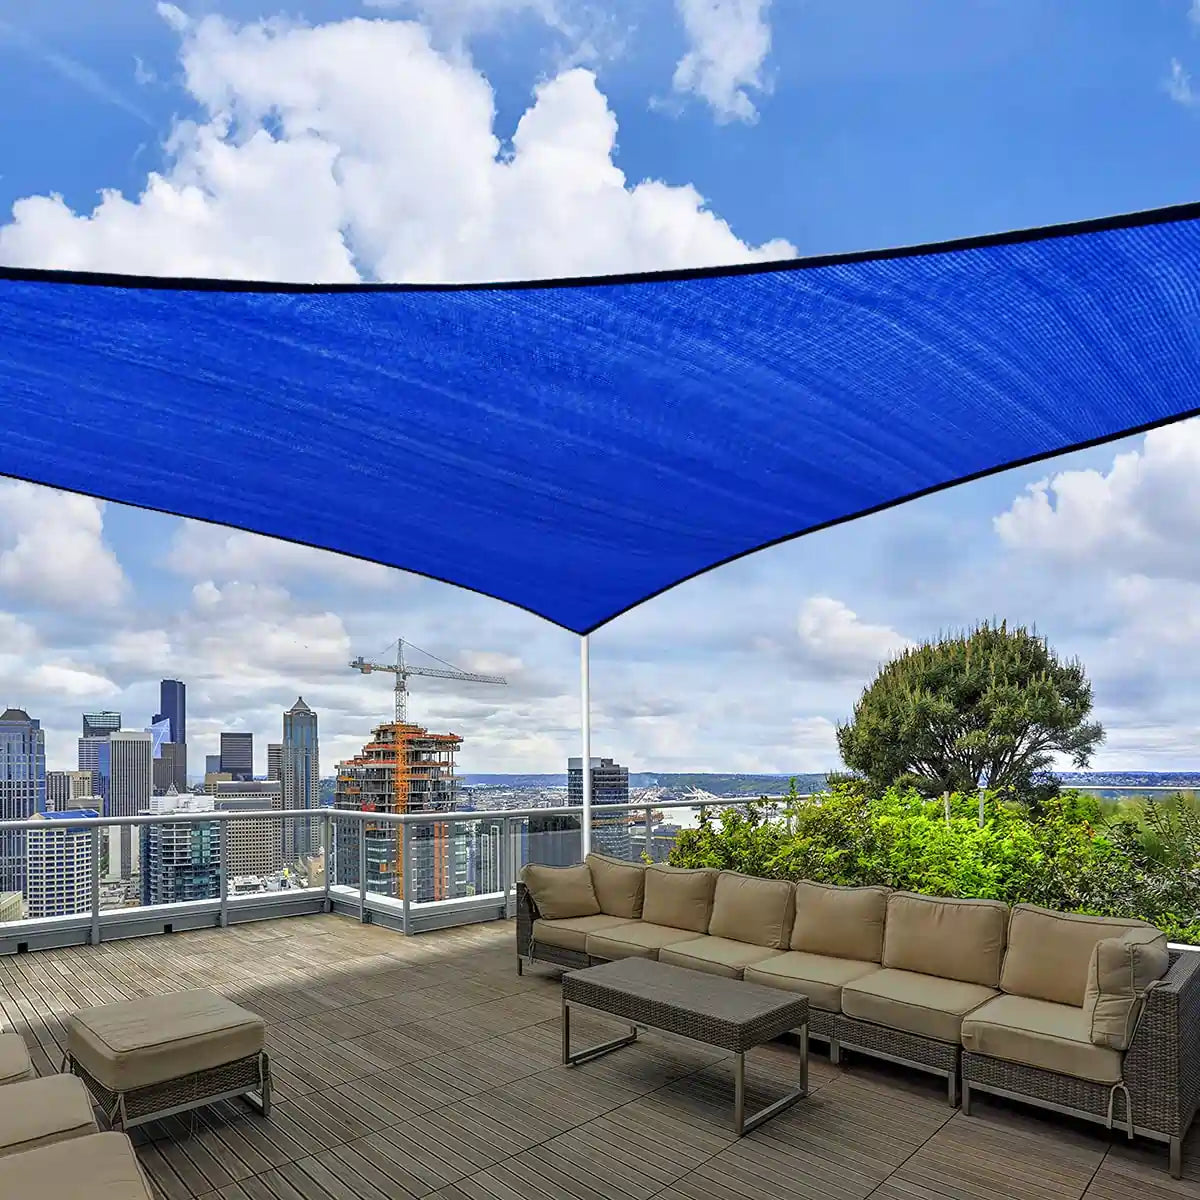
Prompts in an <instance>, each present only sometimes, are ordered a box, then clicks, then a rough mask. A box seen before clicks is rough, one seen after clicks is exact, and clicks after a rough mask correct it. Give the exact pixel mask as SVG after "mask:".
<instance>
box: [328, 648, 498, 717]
mask: <svg viewBox="0 0 1200 1200" xmlns="http://www.w3.org/2000/svg"><path fill="white" fill-rule="evenodd" d="M409 645H412V643H411V642H410V643H409ZM413 649H414V650H420V651H421V653H422V654H424V655H426V656H427V657H428V658H432V659H433V660H434V661H435V662H440V663H442V664H443V667H414V666H413V665H412V664H411V663H406V662H405V661H404V639H403V638H397V639H396V661H395V662H393V663H377V662H368V661H367V660H366V659H365V658H363V657H362V655H361V654H360V655H359V656H358V658H356V659H354V660H353V661H352V662H351V663H350V667H351V669H352V670H354V671H361V672H362V673H363V674H364V675H369V674H370V673H371V672H372V671H390V672H391V673H392V674H393V675H395V676H396V687H395V697H396V724H397V725H407V724H408V677H409V676H410V675H424V676H427V677H428V678H430V679H458V680H461V681H462V682H463V683H499V684H505V685H507V683H508V680H507V679H505V678H504V676H503V675H481V674H479V673H478V672H477V671H460V670H459V669H458V668H457V667H456V666H455V665H454V664H453V663H448V662H446V661H445V659H441V658H438V657H437V655H436V654H430V653H429V652H428V651H427V650H421V648H420V646H413Z"/></svg>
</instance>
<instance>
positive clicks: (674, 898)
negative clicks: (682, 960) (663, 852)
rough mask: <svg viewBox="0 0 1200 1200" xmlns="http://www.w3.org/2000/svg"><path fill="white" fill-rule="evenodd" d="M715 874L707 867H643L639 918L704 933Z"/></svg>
mask: <svg viewBox="0 0 1200 1200" xmlns="http://www.w3.org/2000/svg"><path fill="white" fill-rule="evenodd" d="M718 874H719V872H717V871H714V870H712V869H710V868H708V867H696V868H689V867H666V866H663V865H662V864H661V863H656V864H655V865H654V866H651V867H647V868H646V898H645V900H644V901H643V902H642V920H643V921H648V922H649V923H650V924H651V925H670V926H671V928H672V929H690V930H691V931H693V932H694V933H707V932H708V922H709V919H710V918H711V917H712V906H713V890H714V888H715V887H716V883H717V875H718Z"/></svg>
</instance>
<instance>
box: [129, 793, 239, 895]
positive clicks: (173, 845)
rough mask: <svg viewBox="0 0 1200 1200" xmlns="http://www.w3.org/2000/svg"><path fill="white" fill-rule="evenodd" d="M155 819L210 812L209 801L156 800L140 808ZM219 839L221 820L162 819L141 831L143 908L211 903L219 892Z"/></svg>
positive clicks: (176, 796) (185, 798) (194, 798)
mask: <svg viewBox="0 0 1200 1200" xmlns="http://www.w3.org/2000/svg"><path fill="white" fill-rule="evenodd" d="M142 811H143V812H146V813H150V814H153V815H154V816H161V817H169V816H170V815H171V814H172V813H181V812H186V813H195V812H212V811H213V799H212V797H211V796H192V795H187V796H181V795H179V794H178V793H177V792H170V793H168V794H167V795H166V796H155V797H153V798H152V799H151V800H150V802H149V804H148V805H147V806H146V807H145V808H143V809H142ZM220 836H221V829H220V823H219V822H217V821H196V822H190V823H185V822H182V821H170V820H163V821H159V822H156V823H155V824H153V825H144V826H142V845H141V860H142V903H143V904H177V903H180V902H181V901H184V900H208V899H211V898H212V897H213V896H216V895H217V894H218V893H219V892H220V888H221V849H220V841H219V838H220Z"/></svg>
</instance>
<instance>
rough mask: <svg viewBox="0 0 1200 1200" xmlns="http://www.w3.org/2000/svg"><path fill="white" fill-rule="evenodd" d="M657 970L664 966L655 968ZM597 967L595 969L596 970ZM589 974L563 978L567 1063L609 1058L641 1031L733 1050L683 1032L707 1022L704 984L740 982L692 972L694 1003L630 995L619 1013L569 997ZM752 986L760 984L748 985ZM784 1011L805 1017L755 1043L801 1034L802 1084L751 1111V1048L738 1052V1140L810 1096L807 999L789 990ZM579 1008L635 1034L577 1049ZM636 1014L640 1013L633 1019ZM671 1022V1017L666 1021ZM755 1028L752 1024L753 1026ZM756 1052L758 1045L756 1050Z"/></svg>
mask: <svg viewBox="0 0 1200 1200" xmlns="http://www.w3.org/2000/svg"><path fill="white" fill-rule="evenodd" d="M655 965H656V966H657V965H658V964H655ZM592 969H595V968H589V970H592ZM669 969H670V970H673V971H680V970H683V968H679V967H672V968H669ZM585 974H587V972H586V971H576V972H570V973H568V974H567V975H565V976H564V977H563V997H562V1060H563V1065H564V1066H567V1067H574V1066H578V1065H579V1064H581V1063H585V1062H590V1061H591V1060H593V1059H596V1058H601V1057H602V1056H603V1055H605V1054H610V1053H612V1051H614V1050H619V1049H621V1047H622V1046H628V1045H630V1044H632V1043H633V1042H636V1041H637V1036H638V1031H639V1030H640V1029H654V1030H657V1031H658V1032H660V1033H668V1034H672V1035H674V1036H676V1037H681V1038H683V1039H684V1040H686V1041H690V1042H696V1043H697V1044H699V1045H704V1046H715V1047H717V1048H718V1049H729V1047H728V1046H722V1045H720V1043H719V1042H716V1041H711V1040H709V1039H708V1038H706V1037H704V1036H696V1035H695V1034H694V1033H683V1032H681V1029H688V1028H695V1027H697V1025H699V1026H700V1027H702V1026H703V1019H701V1021H700V1022H699V1023H698V1022H697V1020H696V1018H697V1016H700V1017H701V1018H703V1016H704V1009H703V999H702V997H703V984H704V983H709V984H711V982H712V981H713V980H715V979H721V981H722V982H723V983H724V982H729V983H734V982H737V981H735V980H725V979H723V977H720V976H712V975H706V974H705V973H704V972H700V971H692V972H688V974H692V975H696V976H698V987H697V992H698V995H697V998H696V1000H694V1001H691V1002H690V1005H691V1006H687V1005H684V1004H676V1003H672V1002H670V1001H667V1002H664V1001H662V1000H658V1001H656V1002H654V1003H653V1004H650V1003H648V1002H647V1003H645V1004H638V1003H637V1001H638V1000H640V999H641V998H640V997H630V996H624V997H622V999H623V1000H633V1001H634V1003H632V1004H622V1007H623V1008H624V1009H625V1011H624V1012H614V1011H613V1010H612V1009H610V1008H606V1007H602V1006H601V1005H599V1004H595V1003H592V1004H583V1003H581V1002H579V1001H578V1000H572V999H569V998H568V996H567V990H568V987H569V986H570V984H569V982H568V981H569V980H570V979H571V976H572V975H574V976H580V975H585ZM746 986H748V987H752V986H756V985H751V984H748V985H746ZM642 1007H644V1008H645V1009H646V1010H648V1011H647V1013H646V1015H647V1016H648V1015H649V1010H650V1009H653V1010H654V1011H655V1012H656V1013H658V1014H661V1016H660V1017H659V1019H657V1020H649V1019H644V1017H643V1014H642V1013H639V1012H637V1010H638V1008H642ZM779 1007H780V1009H781V1010H783V1011H787V1010H789V1009H790V1010H791V1011H792V1012H793V1013H798V1012H802V1013H803V1017H802V1019H801V1020H799V1021H797V1022H796V1023H795V1024H789V1025H786V1026H785V1027H784V1028H782V1029H779V1030H777V1031H776V1032H775V1033H771V1034H768V1035H767V1036H765V1037H762V1038H761V1039H760V1040H758V1041H755V1042H754V1043H753V1045H763V1044H764V1043H765V1042H768V1041H770V1040H772V1038H774V1037H777V1036H779V1035H780V1034H782V1033H785V1032H789V1031H791V1032H796V1031H798V1032H799V1038H800V1086H799V1087H797V1088H795V1089H794V1090H793V1091H790V1092H788V1093H787V1095H786V1096H783V1097H781V1098H780V1099H778V1100H775V1101H774V1102H772V1103H771V1104H768V1105H766V1106H765V1107H763V1108H760V1109H759V1110H758V1111H757V1112H754V1113H750V1114H749V1115H747V1113H746V1050H745V1049H736V1050H733V1056H734V1059H733V1128H734V1132H735V1133H736V1134H737V1136H738V1137H742V1136H743V1135H744V1134H747V1133H750V1132H751V1131H752V1130H754V1129H757V1128H758V1127H759V1126H760V1125H762V1124H763V1123H764V1122H765V1121H769V1120H770V1119H771V1118H772V1117H774V1116H777V1115H778V1114H779V1113H781V1112H783V1111H784V1110H785V1109H788V1108H791V1106H792V1105H793V1104H795V1103H796V1101H797V1100H803V1099H804V1098H805V1097H806V1096H807V1095H808V1014H807V1002H806V1001H805V998H804V997H803V996H799V995H797V994H795V993H790V992H785V993H781V994H780V1006H779ZM572 1009H578V1010H580V1011H581V1012H591V1013H596V1014H598V1015H600V1016H606V1017H613V1016H617V1017H622V1018H623V1019H625V1020H626V1021H628V1023H629V1032H628V1033H627V1034H623V1035H622V1036H621V1037H617V1038H612V1039H611V1040H610V1041H606V1042H599V1043H597V1044H596V1045H594V1046H588V1047H586V1048H585V1049H583V1050H574V1051H573V1050H572V1049H571V1010H572ZM631 1014H634V1015H631ZM664 1018H665V1019H664ZM747 1024H749V1023H747ZM750 1048H752V1047H750Z"/></svg>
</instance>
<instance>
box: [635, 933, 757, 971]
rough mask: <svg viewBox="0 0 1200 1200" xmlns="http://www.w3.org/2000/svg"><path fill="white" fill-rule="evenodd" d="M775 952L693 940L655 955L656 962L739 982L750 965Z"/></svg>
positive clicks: (742, 944)
mask: <svg viewBox="0 0 1200 1200" xmlns="http://www.w3.org/2000/svg"><path fill="white" fill-rule="evenodd" d="M778 953H779V951H778V950H774V949H772V948H770V947H768V946H752V945H751V944H750V943H749V942H739V941H735V940H734V939H732V938H723V937H694V938H692V939H690V940H689V941H686V942H677V943H676V944H675V945H668V946H663V947H662V948H661V949H660V950H659V952H658V961H659V962H661V963H671V964H673V965H674V966H676V967H689V968H690V969H691V970H693V971H707V972H708V973H709V974H710V975H724V976H725V977H726V978H727V979H741V977H742V972H743V971H744V970H745V969H746V967H748V966H749V965H750V964H751V963H755V962H761V961H762V960H763V959H764V958H770V957H771V956H772V955H774V954H778Z"/></svg>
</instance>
